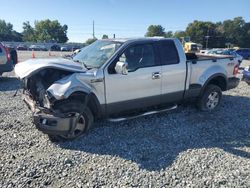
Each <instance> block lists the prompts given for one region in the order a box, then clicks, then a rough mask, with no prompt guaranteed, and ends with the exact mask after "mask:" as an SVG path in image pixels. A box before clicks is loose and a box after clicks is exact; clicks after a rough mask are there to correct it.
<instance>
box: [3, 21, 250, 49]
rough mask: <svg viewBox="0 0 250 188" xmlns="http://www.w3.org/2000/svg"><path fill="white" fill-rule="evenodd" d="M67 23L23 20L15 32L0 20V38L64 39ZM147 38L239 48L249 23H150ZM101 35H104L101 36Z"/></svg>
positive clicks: (248, 37)
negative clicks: (180, 27) (168, 27)
mask: <svg viewBox="0 0 250 188" xmlns="http://www.w3.org/2000/svg"><path fill="white" fill-rule="evenodd" d="M67 30H68V26H67V25H61V24H60V23H59V22H58V20H49V19H46V20H41V21H35V22H34V27H32V26H31V24H30V22H28V21H27V22H24V23H23V31H22V32H20V33H19V32H17V31H15V30H14V29H13V25H12V24H11V23H6V22H5V21H4V20H0V41H15V42H22V41H24V42H52V41H53V42H58V43H65V42H67V41H68V37H67ZM145 36H147V37H153V36H163V37H167V38H168V37H175V38H179V39H183V38H187V37H190V39H191V41H192V42H196V43H200V44H202V45H203V46H204V47H206V46H207V47H208V48H223V47H225V46H227V45H229V44H231V45H233V46H239V47H248V48H249V47H250V22H246V21H245V20H244V19H243V18H242V17H236V18H234V19H232V20H230V19H229V20H225V21H223V22H217V23H213V22H208V21H198V20H195V21H193V22H192V23H189V24H188V26H187V28H186V30H184V31H175V32H173V31H165V28H164V27H163V26H161V25H150V26H149V27H148V30H147V33H146V34H145ZM102 38H108V36H107V35H103V37H102ZM95 40H97V39H96V38H91V39H88V40H87V41H86V43H87V44H90V43H92V42H94V41H95Z"/></svg>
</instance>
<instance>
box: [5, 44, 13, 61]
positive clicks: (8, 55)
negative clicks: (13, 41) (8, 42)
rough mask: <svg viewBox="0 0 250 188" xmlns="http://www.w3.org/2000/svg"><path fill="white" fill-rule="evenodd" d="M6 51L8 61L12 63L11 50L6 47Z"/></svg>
mask: <svg viewBox="0 0 250 188" xmlns="http://www.w3.org/2000/svg"><path fill="white" fill-rule="evenodd" d="M4 49H5V53H6V57H7V61H8V62H10V61H11V58H10V53H9V49H8V48H7V47H4Z"/></svg>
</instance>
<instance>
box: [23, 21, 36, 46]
mask: <svg viewBox="0 0 250 188" xmlns="http://www.w3.org/2000/svg"><path fill="white" fill-rule="evenodd" d="M22 34H23V40H24V41H29V42H33V41H36V36H35V29H34V28H33V27H32V26H31V25H30V22H28V21H26V22H24V23H23V32H22Z"/></svg>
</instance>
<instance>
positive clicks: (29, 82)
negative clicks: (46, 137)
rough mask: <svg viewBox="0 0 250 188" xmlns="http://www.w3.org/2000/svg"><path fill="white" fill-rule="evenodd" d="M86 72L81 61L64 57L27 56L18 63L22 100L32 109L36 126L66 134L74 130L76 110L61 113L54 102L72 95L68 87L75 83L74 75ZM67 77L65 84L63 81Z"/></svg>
mask: <svg viewBox="0 0 250 188" xmlns="http://www.w3.org/2000/svg"><path fill="white" fill-rule="evenodd" d="M84 72H86V70H84V69H83V68H82V67H81V66H80V65H79V64H77V63H74V62H72V61H69V60H65V59H36V60H28V61H25V62H22V63H19V64H18V65H17V66H16V67H15V73H16V75H17V76H18V77H19V78H20V79H21V80H22V87H23V100H24V102H25V103H26V104H27V106H28V107H29V109H30V110H31V111H32V112H33V119H34V124H35V125H36V127H37V129H39V130H40V131H42V132H44V133H46V134H50V135H64V134H68V133H69V132H70V131H71V130H72V128H73V126H75V124H76V121H77V114H76V113H70V114H68V113H61V112H60V110H58V109H55V108H54V106H55V105H56V104H57V103H58V102H59V101H60V100H63V99H66V97H65V95H66V94H68V95H70V93H65V91H67V90H69V89H68V88H70V87H71V86H72V84H71V77H72V75H74V74H77V73H84ZM67 78H68V80H66V81H65V83H66V84H65V83H64V82H63V81H62V82H60V80H65V79H67ZM68 83H69V84H68ZM72 83H74V82H72ZM60 84H61V85H62V87H61V88H62V89H61V88H60V87H59V86H60ZM75 84H76V83H75ZM65 85H66V86H65ZM53 87H54V88H53ZM72 87H73V86H72ZM71 89H72V88H71Z"/></svg>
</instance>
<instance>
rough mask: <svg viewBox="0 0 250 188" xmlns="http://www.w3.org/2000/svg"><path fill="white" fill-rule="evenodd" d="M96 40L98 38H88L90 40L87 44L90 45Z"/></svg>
mask: <svg viewBox="0 0 250 188" xmlns="http://www.w3.org/2000/svg"><path fill="white" fill-rule="evenodd" d="M96 40H97V38H91V39H88V40H87V41H86V44H87V45H90V44H92V43H93V42H95V41H96Z"/></svg>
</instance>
